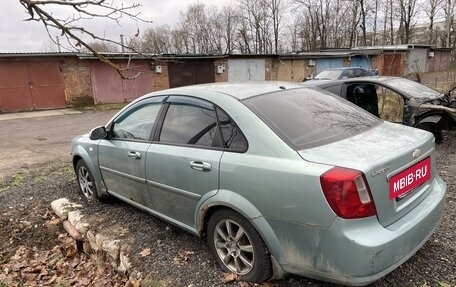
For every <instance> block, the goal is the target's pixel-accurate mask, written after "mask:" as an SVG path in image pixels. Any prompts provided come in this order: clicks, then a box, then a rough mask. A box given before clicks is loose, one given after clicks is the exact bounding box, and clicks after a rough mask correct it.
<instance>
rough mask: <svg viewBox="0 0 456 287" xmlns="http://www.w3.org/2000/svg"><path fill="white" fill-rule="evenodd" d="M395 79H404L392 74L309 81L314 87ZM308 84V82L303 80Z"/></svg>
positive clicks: (382, 82)
mask: <svg viewBox="0 0 456 287" xmlns="http://www.w3.org/2000/svg"><path fill="white" fill-rule="evenodd" d="M394 79H403V78H400V77H392V76H367V77H357V78H347V79H341V80H326V81H321V82H320V81H316V82H309V83H308V85H309V86H313V87H327V86H333V85H335V84H345V83H356V82H368V83H374V84H375V83H377V84H384V83H386V82H388V81H391V80H394ZM303 84H306V82H303Z"/></svg>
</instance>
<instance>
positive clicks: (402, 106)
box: [311, 77, 456, 142]
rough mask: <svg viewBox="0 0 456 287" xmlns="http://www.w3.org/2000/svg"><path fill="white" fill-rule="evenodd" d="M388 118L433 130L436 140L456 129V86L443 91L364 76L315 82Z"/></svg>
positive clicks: (399, 79) (400, 80)
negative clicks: (455, 93)
mask: <svg viewBox="0 0 456 287" xmlns="http://www.w3.org/2000/svg"><path fill="white" fill-rule="evenodd" d="M311 85H312V86H316V87H319V88H322V89H325V90H327V91H330V92H332V93H334V94H336V95H339V96H341V97H343V98H345V99H347V100H349V101H350V102H352V103H354V104H356V105H358V106H360V107H362V108H363V109H365V110H367V111H368V112H370V113H372V114H374V115H375V116H378V117H380V118H382V119H384V120H387V121H390V122H395V123H402V124H404V125H407V126H413V127H417V128H421V129H424V130H427V131H430V132H432V133H433V134H434V136H435V138H436V142H441V141H442V131H443V130H456V99H455V97H454V96H452V93H451V92H452V91H453V90H455V89H456V87H454V88H453V89H451V90H450V91H449V92H447V93H445V94H442V93H440V92H438V91H436V90H433V89H431V88H429V87H427V86H424V85H422V84H420V83H417V82H414V81H411V80H408V79H405V78H399V77H363V78H351V79H344V80H338V81H324V82H314V83H311Z"/></svg>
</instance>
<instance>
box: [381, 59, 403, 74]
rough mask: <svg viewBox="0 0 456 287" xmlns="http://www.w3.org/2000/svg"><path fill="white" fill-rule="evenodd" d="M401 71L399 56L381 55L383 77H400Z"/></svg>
mask: <svg viewBox="0 0 456 287" xmlns="http://www.w3.org/2000/svg"><path fill="white" fill-rule="evenodd" d="M402 69H403V66H402V55H401V54H385V55H383V74H382V75H383V76H402V75H403V72H402Z"/></svg>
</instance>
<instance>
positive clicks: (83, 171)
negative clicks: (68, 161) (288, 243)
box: [75, 159, 104, 201]
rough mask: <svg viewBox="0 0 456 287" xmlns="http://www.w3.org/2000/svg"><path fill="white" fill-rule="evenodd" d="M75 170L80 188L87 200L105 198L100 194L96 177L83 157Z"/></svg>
mask: <svg viewBox="0 0 456 287" xmlns="http://www.w3.org/2000/svg"><path fill="white" fill-rule="evenodd" d="M75 171H76V178H77V181H78V186H79V190H80V191H81V193H82V195H83V196H84V198H85V199H86V200H87V201H93V200H95V199H97V200H100V201H102V199H104V198H103V197H100V196H99V193H98V189H97V185H96V182H95V179H94V177H93V175H92V173H91V172H90V169H89V168H88V167H87V164H86V163H85V162H84V161H83V160H82V159H80V160H78V162H77V163H76V167H75Z"/></svg>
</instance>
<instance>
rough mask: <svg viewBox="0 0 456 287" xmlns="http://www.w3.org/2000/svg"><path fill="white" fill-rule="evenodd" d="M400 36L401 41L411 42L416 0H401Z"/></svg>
mask: <svg viewBox="0 0 456 287" xmlns="http://www.w3.org/2000/svg"><path fill="white" fill-rule="evenodd" d="M398 5H399V16H400V22H399V31H398V32H399V37H400V40H401V43H409V41H410V36H411V32H412V28H413V25H414V24H413V20H414V17H415V16H416V12H417V11H416V0H399V3H398Z"/></svg>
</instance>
